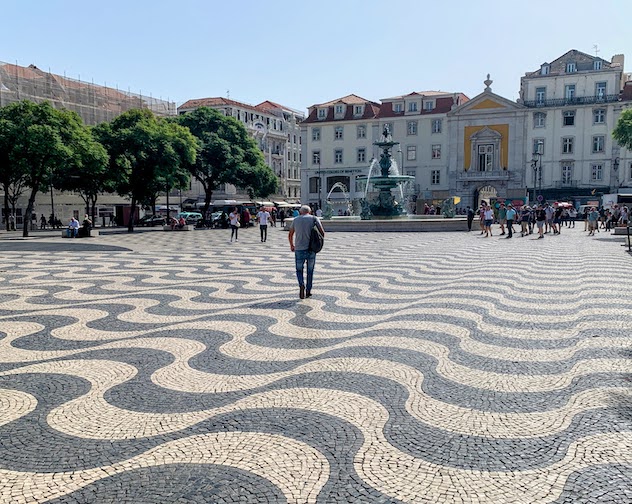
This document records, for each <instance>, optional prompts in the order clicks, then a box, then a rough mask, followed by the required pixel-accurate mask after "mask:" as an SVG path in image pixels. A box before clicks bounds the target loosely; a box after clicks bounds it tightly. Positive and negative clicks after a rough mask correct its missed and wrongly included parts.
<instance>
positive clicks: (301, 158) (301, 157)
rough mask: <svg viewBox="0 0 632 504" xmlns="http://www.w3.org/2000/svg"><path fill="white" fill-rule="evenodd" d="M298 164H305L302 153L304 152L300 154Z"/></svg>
mask: <svg viewBox="0 0 632 504" xmlns="http://www.w3.org/2000/svg"><path fill="white" fill-rule="evenodd" d="M298 162H299V163H302V162H303V153H302V152H299V153H298Z"/></svg>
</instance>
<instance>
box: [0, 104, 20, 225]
mask: <svg viewBox="0 0 632 504" xmlns="http://www.w3.org/2000/svg"><path fill="white" fill-rule="evenodd" d="M7 111H8V109H7V108H0V184H1V185H2V189H3V190H4V201H3V206H4V215H5V220H4V222H5V226H6V230H7V231H9V218H8V217H9V215H14V214H15V205H16V202H17V200H18V198H19V197H20V195H21V194H22V193H23V192H24V189H25V187H24V173H23V172H22V171H21V170H20V169H19V166H18V165H17V164H16V163H14V162H13V161H12V160H11V158H12V153H13V145H14V144H15V135H16V133H17V128H16V125H15V124H14V123H13V122H12V121H10V120H7V119H5V116H7V115H8V114H7V113H6V112H7Z"/></svg>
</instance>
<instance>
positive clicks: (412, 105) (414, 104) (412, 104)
mask: <svg viewBox="0 0 632 504" xmlns="http://www.w3.org/2000/svg"><path fill="white" fill-rule="evenodd" d="M408 112H417V102H410V103H409V104H408Z"/></svg>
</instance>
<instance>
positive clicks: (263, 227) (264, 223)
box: [257, 207, 270, 243]
mask: <svg viewBox="0 0 632 504" xmlns="http://www.w3.org/2000/svg"><path fill="white" fill-rule="evenodd" d="M257 220H258V221H259V231H261V243H263V242H265V241H267V240H268V220H270V212H268V211H267V210H266V209H265V208H264V207H261V208H260V209H259V212H258V213H257Z"/></svg>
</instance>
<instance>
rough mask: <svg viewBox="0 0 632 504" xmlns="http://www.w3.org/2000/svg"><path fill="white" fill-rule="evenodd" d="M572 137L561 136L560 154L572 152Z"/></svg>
mask: <svg viewBox="0 0 632 504" xmlns="http://www.w3.org/2000/svg"><path fill="white" fill-rule="evenodd" d="M574 140H575V139H574V138H573V137H564V138H562V154H572V153H573V143H574Z"/></svg>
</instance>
